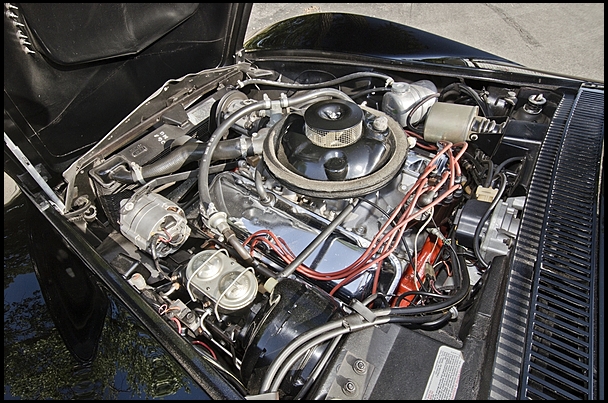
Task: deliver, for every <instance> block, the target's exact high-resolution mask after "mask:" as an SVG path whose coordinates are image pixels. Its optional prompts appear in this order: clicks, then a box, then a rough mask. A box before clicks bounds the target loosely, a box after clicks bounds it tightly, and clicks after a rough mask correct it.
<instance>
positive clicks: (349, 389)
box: [342, 379, 357, 395]
mask: <svg viewBox="0 0 608 403" xmlns="http://www.w3.org/2000/svg"><path fill="white" fill-rule="evenodd" d="M342 391H343V392H344V394H346V395H354V394H355V392H356V391H357V384H356V383H355V381H353V380H352V379H347V380H346V382H344V386H342Z"/></svg>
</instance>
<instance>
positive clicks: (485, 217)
mask: <svg viewBox="0 0 608 403" xmlns="http://www.w3.org/2000/svg"><path fill="white" fill-rule="evenodd" d="M496 176H497V177H498V178H500V188H499V189H498V193H496V196H494V200H493V201H492V204H490V207H489V208H488V209H487V210H486V212H485V213H484V215H483V216H482V217H481V220H479V222H478V223H477V227H476V228H475V233H474V234H473V252H474V253H475V257H476V258H477V264H478V265H480V266H481V268H482V270H486V269H487V268H488V267H490V264H489V263H488V262H486V261H485V259H484V258H483V256H481V251H480V250H479V242H480V239H479V237H480V235H481V229H482V228H483V226H484V224H485V222H486V221H487V220H488V218H489V217H490V214H492V211H493V210H494V208H495V207H496V205H497V204H498V202H499V201H500V198H501V197H502V195H503V193H504V192H505V188H506V186H507V177H506V176H505V174H504V173H499V174H497V175H496Z"/></svg>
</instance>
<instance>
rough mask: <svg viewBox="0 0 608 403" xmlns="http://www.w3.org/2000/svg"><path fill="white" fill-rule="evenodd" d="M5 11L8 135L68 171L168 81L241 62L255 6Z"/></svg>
mask: <svg viewBox="0 0 608 403" xmlns="http://www.w3.org/2000/svg"><path fill="white" fill-rule="evenodd" d="M5 11H6V12H5V16H4V109H5V116H4V121H5V125H4V127H5V131H7V133H9V135H11V137H13V138H21V139H23V138H26V139H27V142H26V143H22V144H19V145H20V146H21V147H24V148H26V149H27V148H28V147H30V146H32V147H33V148H35V149H36V151H37V153H38V155H39V157H40V158H41V159H42V160H44V161H45V162H46V165H47V166H48V167H49V168H50V169H52V170H55V171H60V170H62V169H65V167H66V166H67V165H68V164H69V163H70V162H71V161H73V159H74V158H75V157H77V156H78V154H80V153H81V152H82V151H84V150H86V149H88V148H89V147H90V146H92V145H93V144H94V143H95V142H97V141H99V139H101V138H102V137H103V136H104V135H106V134H107V133H108V132H109V131H110V130H111V129H112V128H113V127H114V126H115V125H116V124H118V123H119V122H120V121H121V120H122V119H123V118H124V117H125V116H126V115H127V114H128V113H129V112H130V111H132V110H133V109H134V108H135V107H136V106H137V105H139V104H140V103H141V102H142V101H143V100H144V99H146V98H147V97H148V96H150V94H152V93H153V92H154V91H156V90H157V89H158V88H159V87H160V86H162V85H163V83H165V82H166V81H167V80H170V79H173V78H176V77H181V76H183V75H185V74H188V73H192V72H197V71H201V70H204V69H207V68H214V67H219V66H223V65H225V64H229V63H231V62H232V55H234V53H235V50H236V49H237V48H240V47H241V46H242V42H243V38H244V35H245V27H246V22H247V20H248V19H249V13H250V11H251V4H242V3H240V4H236V3H201V4H197V3H184V4H180V3H167V4H161V3H154V4H145V5H144V4H137V3H99V4H92V3H85V4H29V3H24V4H17V3H15V4H13V3H11V4H8V3H7V4H5ZM152 73H153V74H152ZM58 139H61V140H60V141H58ZM27 143H29V144H27Z"/></svg>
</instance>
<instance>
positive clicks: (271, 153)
mask: <svg viewBox="0 0 608 403" xmlns="http://www.w3.org/2000/svg"><path fill="white" fill-rule="evenodd" d="M327 69H328V68H327V67H323V66H317V65H314V64H310V65H309V66H306V67H305V68H301V67H299V66H297V65H296V63H293V64H289V63H287V66H285V64H283V65H282V66H278V65H277V66H275V65H271V64H269V65H268V66H265V68H260V67H258V66H253V65H249V64H247V63H240V64H238V65H237V67H232V68H230V69H224V70H221V69H219V70H218V71H217V72H215V71H214V72H201V73H198V74H197V75H192V76H186V77H184V78H183V79H181V80H176V82H175V83H173V85H175V86H176V87H175V88H176V89H173V88H170V87H171V85H169V84H168V85H167V86H166V87H165V88H164V89H161V90H160V91H159V92H157V93H155V94H154V95H153V96H152V97H151V98H150V99H149V100H148V101H147V103H146V102H144V104H142V106H141V107H140V108H139V110H136V111H134V112H133V113H132V114H131V115H130V116H129V117H127V118H126V119H125V121H123V122H122V124H121V125H119V126H118V127H117V129H115V130H114V131H113V132H112V133H110V134H109V135H108V136H107V137H106V138H104V139H103V140H102V142H100V144H99V146H96V147H95V148H94V149H93V150H92V151H91V152H88V153H87V154H86V155H85V156H84V157H82V158H81V159H80V160H78V161H76V162H75V163H74V164H73V165H72V167H71V168H70V169H68V170H67V171H66V172H65V173H64V177H65V178H66V181H67V182H68V186H67V187H66V188H65V189H63V192H64V196H65V200H66V206H69V211H68V212H67V213H66V216H67V217H68V218H69V219H70V220H71V221H72V222H73V223H74V224H75V225H77V226H78V227H79V228H80V229H81V230H82V231H83V232H84V233H85V234H86V236H87V239H89V240H90V241H91V243H92V244H93V245H95V247H96V249H97V251H98V252H99V254H100V255H101V256H102V257H103V258H104V259H105V260H107V261H108V262H109V263H110V264H111V266H112V267H113V268H114V269H115V270H116V272H117V273H118V274H119V275H120V276H122V277H123V278H124V280H125V281H127V282H128V283H130V284H131V285H132V286H133V287H134V288H135V289H136V290H138V292H139V293H140V294H141V296H142V298H143V300H145V301H146V302H147V303H148V304H149V305H150V306H152V307H153V308H154V309H155V310H156V311H157V312H158V315H159V316H161V317H163V318H165V319H166V320H167V321H168V322H169V323H170V324H171V326H173V327H174V328H175V329H176V331H177V332H179V334H180V335H182V336H183V337H184V338H186V339H187V340H188V341H189V342H190V343H191V344H192V345H193V346H194V348H195V349H196V350H197V351H198V353H199V354H200V356H201V357H202V358H203V359H205V360H207V361H209V362H210V363H212V365H213V366H214V368H216V369H217V370H218V371H219V373H220V374H222V375H223V376H224V377H225V378H226V380H227V381H228V382H230V383H231V384H232V385H233V386H234V387H235V388H237V389H238V390H239V391H241V392H242V394H243V395H244V396H253V397H258V396H259V397H273V398H281V399H303V398H305V399H369V398H370V397H371V398H391V396H392V398H403V397H404V396H410V398H416V399H419V398H421V397H422V396H427V397H428V396H430V395H431V394H434V396H443V397H446V398H453V397H454V396H453V394H452V393H455V388H453V387H450V386H454V385H453V383H455V384H456V387H457V386H458V376H457V375H456V374H460V373H461V368H462V366H463V365H465V364H464V363H465V362H467V361H475V360H474V359H471V358H470V356H469V355H468V354H471V353H466V352H465V350H464V347H463V346H465V345H466V344H467V340H468V338H470V337H471V335H472V334H473V333H475V332H476V327H477V326H480V325H479V323H478V322H477V318H478V317H479V316H484V315H482V314H480V310H482V311H483V310H486V309H487V311H488V312H494V311H493V309H494V308H495V307H493V306H490V307H489V306H488V305H484V304H490V305H491V302H487V301H488V300H489V299H491V298H487V297H486V298H482V294H483V292H484V287H485V285H486V283H487V282H488V277H489V276H492V275H495V276H499V275H500V273H502V272H504V271H505V270H508V262H509V255H510V251H511V250H512V249H513V246H514V244H515V243H516V242H517V235H518V231H519V224H520V218H521V211H522V209H523V208H524V206H525V203H526V196H527V187H528V185H529V183H530V180H531V172H532V168H533V166H534V164H535V161H536V157H537V155H538V151H539V149H540V145H541V143H542V139H543V136H544V134H545V133H546V131H547V129H548V127H549V125H550V123H551V119H552V116H553V114H554V112H555V110H556V108H557V105H558V104H559V101H560V99H561V95H560V94H559V92H558V91H556V90H547V89H544V88H534V87H532V86H530V87H520V86H516V85H511V84H509V83H505V82H496V81H490V80H488V81H487V82H484V81H481V80H479V79H477V80H473V79H465V78H462V77H451V76H439V75H437V76H434V75H424V74H416V75H414V74H409V75H404V74H401V73H396V72H391V73H386V72H378V71H355V69H352V68H346V67H340V68H338V67H335V69H334V70H333V71H331V72H330V71H327ZM189 82H190V83H194V84H191V86H190V87H188V85H187V84H186V83H189ZM177 88H179V91H178V90H177ZM184 88H189V90H185V89H184ZM168 89H169V90H168ZM165 93H166V94H165ZM149 104H152V105H162V108H158V110H154V111H151V110H147V109H146V107H147V106H148V105H149ZM129 122H131V123H129ZM133 122H134V123H133ZM143 123H145V124H143ZM487 293H491V290H488V291H487ZM488 295H490V294H488ZM482 301H483V302H482ZM484 312H485V311H484ZM486 316H487V315H486ZM491 320H492V319H491V318H490V321H491ZM489 333H491V332H490V331H487V333H483V334H482V335H481V336H476V337H480V338H482V339H483V338H484V337H485V336H487V335H488V334H489ZM488 343H489V342H488ZM466 351H469V350H466ZM488 354H489V353H488ZM440 355H441V356H443V357H456V358H453V361H451V362H453V363H454V364H453V368H454V369H453V371H454V373H453V374H452V375H453V376H451V377H450V378H449V379H450V381H449V382H448V385H442V386H437V382H431V381H432V380H433V368H434V366H433V365H434V364H433V363H434V359H435V357H436V356H437V357H439V356H440ZM423 356H424V357H426V358H425V359H424V360H422V358H421V357H423ZM451 359H452V358H451ZM420 361H424V362H422V363H421V362H420ZM400 365H403V366H406V367H408V368H407V369H402V370H400V371H401V373H399V374H395V372H394V371H396V370H397V368H398V367H399V366H400ZM470 371H471V372H474V370H473V369H471V370H470ZM388 374H392V376H389V375H388ZM391 379H392V381H391ZM395 382H396V383H399V385H397V384H395ZM450 382H451V383H450ZM401 393H405V394H406V395H402V394H401Z"/></svg>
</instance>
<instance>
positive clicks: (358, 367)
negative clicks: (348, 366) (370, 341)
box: [353, 359, 367, 375]
mask: <svg viewBox="0 0 608 403" xmlns="http://www.w3.org/2000/svg"><path fill="white" fill-rule="evenodd" d="M353 371H355V372H356V373H357V374H359V375H363V374H364V373H366V372H367V364H366V363H365V361H363V360H361V359H358V360H356V361H355V362H354V363H353Z"/></svg>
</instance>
